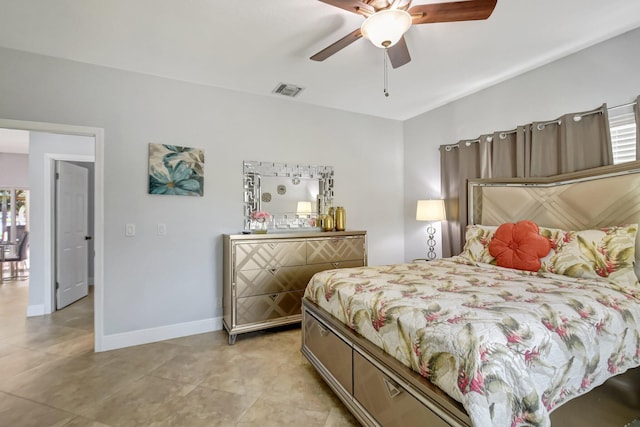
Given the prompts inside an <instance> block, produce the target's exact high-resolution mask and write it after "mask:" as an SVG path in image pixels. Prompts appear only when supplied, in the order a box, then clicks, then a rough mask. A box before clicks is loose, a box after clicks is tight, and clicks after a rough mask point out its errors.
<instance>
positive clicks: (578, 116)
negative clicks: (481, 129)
mask: <svg viewBox="0 0 640 427" xmlns="http://www.w3.org/2000/svg"><path fill="white" fill-rule="evenodd" d="M636 104H637V102H636V101H633V102H628V103H626V104H621V105H615V106H613V107H607V111H611V110H617V109H618V108H625V107H632V106H634V105H636ZM599 113H600V111H599V110H594V111H589V112H587V113H583V114H576V115H575V116H573V120H575V121H576V122H579V121H580V120H581V119H582V117H584V116H588V115H590V114H599ZM554 123H555V124H558V125H559V124H561V123H562V120H551V121H549V122H544V123H538V126H536V127H537V128H538V130H543V129H544V128H545V126H547V125H550V124H554ZM517 131H518V129H514V130H510V131H506V132H500V139H505V138H506V136H507V135H508V134H511V133H516V132H517ZM492 140H493V137H491V136H489V137H487V141H489V142H491V141H492ZM476 142H480V138H478V139H470V140H468V141H465V144H467V146H469V145H471V144H473V143H476ZM459 146H460V144H459V143H456V144H448V145H445V146H444V149H445V151H451V150H452V149H454V148H458V147H459Z"/></svg>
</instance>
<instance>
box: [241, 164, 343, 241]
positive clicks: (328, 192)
mask: <svg viewBox="0 0 640 427" xmlns="http://www.w3.org/2000/svg"><path fill="white" fill-rule="evenodd" d="M242 171H243V177H244V186H243V187H244V189H243V194H244V229H245V230H251V228H252V227H251V224H252V221H251V212H254V211H260V210H262V190H261V178H262V177H283V178H291V179H294V178H301V179H317V180H318V200H317V202H318V203H317V212H315V214H316V215H317V214H320V213H325V212H326V211H327V209H328V208H329V207H330V206H333V166H317V165H298V164H288V163H275V162H259V161H254V160H244V161H243V166H242ZM270 214H271V215H272V217H278V216H282V215H285V214H286V213H285V212H270ZM273 223H274V221H270V224H273ZM270 228H273V227H270ZM313 228H315V227H313ZM306 229H307V230H308V229H309V227H306Z"/></svg>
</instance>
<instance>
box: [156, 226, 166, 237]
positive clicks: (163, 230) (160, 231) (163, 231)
mask: <svg viewBox="0 0 640 427" xmlns="http://www.w3.org/2000/svg"><path fill="white" fill-rule="evenodd" d="M166 234H167V224H158V236H164V235H166Z"/></svg>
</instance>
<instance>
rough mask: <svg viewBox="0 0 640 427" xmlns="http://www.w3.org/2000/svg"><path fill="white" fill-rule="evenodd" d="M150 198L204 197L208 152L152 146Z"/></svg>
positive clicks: (150, 145) (172, 146)
mask: <svg viewBox="0 0 640 427" xmlns="http://www.w3.org/2000/svg"><path fill="white" fill-rule="evenodd" d="M149 194H166V195H176V196H202V195H203V194H204V151H203V150H201V149H199V148H191V147H180V146H178V145H165V144H153V143H151V144H149Z"/></svg>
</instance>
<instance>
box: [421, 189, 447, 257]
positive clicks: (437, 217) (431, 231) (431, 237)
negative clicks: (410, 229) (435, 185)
mask: <svg viewBox="0 0 640 427" xmlns="http://www.w3.org/2000/svg"><path fill="white" fill-rule="evenodd" d="M444 219H446V215H445V211H444V200H418V207H417V209H416V221H429V223H430V224H429V225H428V226H427V259H428V260H433V259H435V258H436V239H435V233H436V229H435V227H434V226H433V223H434V222H435V221H442V220H444Z"/></svg>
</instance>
